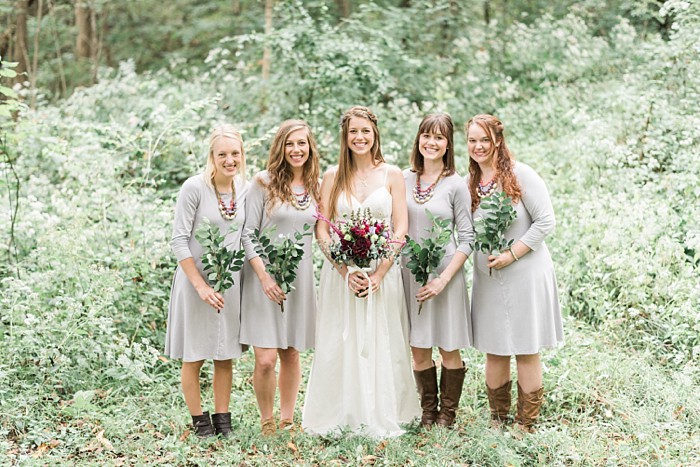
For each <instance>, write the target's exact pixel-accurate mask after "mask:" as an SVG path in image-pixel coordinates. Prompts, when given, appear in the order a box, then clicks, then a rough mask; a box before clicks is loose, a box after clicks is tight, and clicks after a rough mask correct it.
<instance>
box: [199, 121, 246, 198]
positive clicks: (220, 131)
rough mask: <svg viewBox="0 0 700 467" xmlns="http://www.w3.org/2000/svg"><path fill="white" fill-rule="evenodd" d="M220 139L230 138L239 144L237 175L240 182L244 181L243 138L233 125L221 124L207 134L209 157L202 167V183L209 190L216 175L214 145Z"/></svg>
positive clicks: (212, 186)
mask: <svg viewBox="0 0 700 467" xmlns="http://www.w3.org/2000/svg"><path fill="white" fill-rule="evenodd" d="M220 138H231V139H235V140H236V141H238V142H239V143H241V163H240V164H239V165H238V174H237V176H240V177H241V179H242V180H245V150H244V149H243V137H242V136H241V133H240V132H239V131H238V130H236V128H235V127H234V126H233V125H230V124H228V123H222V124H220V125H217V126H215V127H214V128H213V129H212V130H211V133H210V134H209V155H208V156H207V165H206V166H205V167H204V181H205V182H206V184H207V185H208V186H209V187H210V188H214V184H213V183H212V180H213V179H214V176H215V175H216V164H215V163H214V144H216V142H217V141H218V140H219V139H220Z"/></svg>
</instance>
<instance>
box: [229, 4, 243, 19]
mask: <svg viewBox="0 0 700 467" xmlns="http://www.w3.org/2000/svg"><path fill="white" fill-rule="evenodd" d="M241 11H243V10H242V9H241V0H231V12H232V13H233V14H234V15H240V14H241Z"/></svg>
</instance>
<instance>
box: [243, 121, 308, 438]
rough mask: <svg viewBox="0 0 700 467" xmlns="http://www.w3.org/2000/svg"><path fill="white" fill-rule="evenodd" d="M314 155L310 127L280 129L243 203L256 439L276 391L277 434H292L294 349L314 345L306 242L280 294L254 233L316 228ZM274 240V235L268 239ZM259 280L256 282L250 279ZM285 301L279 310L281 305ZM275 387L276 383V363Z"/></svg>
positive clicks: (270, 428)
mask: <svg viewBox="0 0 700 467" xmlns="http://www.w3.org/2000/svg"><path fill="white" fill-rule="evenodd" d="M318 179H319V156H318V150H317V149H316V141H315V140H314V137H313V135H312V133H311V129H310V128H309V126H308V125H307V124H306V123H305V122H303V121H301V120H287V121H285V122H283V123H282V124H281V125H280V128H279V130H278V131H277V134H276V135H275V138H274V139H273V141H272V146H271V147H270V154H269V158H268V161H267V170H264V171H262V172H260V173H258V174H257V175H256V176H255V178H254V180H253V182H252V184H251V187H250V192H249V194H248V198H247V201H246V223H245V229H244V232H243V245H244V246H245V250H246V259H247V260H248V262H247V263H246V265H245V266H244V269H243V271H244V274H245V275H246V277H247V278H248V279H247V280H246V281H245V283H244V285H243V298H242V310H243V313H242V317H241V343H243V344H249V345H252V346H253V348H254V351H255V369H254V372H253V388H254V389H255V396H256V398H257V401H258V408H259V409H260V417H261V424H262V434H263V435H264V436H270V435H273V434H274V433H275V432H276V431H277V428H278V427H277V424H276V422H275V419H274V416H273V405H274V400H275V391H276V388H277V385H278V384H279V390H280V418H281V420H280V424H279V428H280V429H285V430H292V429H294V428H295V425H294V407H295V405H296V400H297V394H298V393H299V384H300V382H301V367H300V363H299V351H303V350H306V349H309V348H312V347H313V345H314V333H315V323H316V293H315V290H314V274H313V261H312V254H311V240H312V239H311V237H310V236H307V237H304V258H303V259H302V260H301V263H300V264H299V269H298V270H297V277H296V280H295V281H294V284H293V287H294V290H293V291H292V292H291V293H289V295H285V294H284V293H283V292H282V289H281V288H280V286H279V285H278V284H277V283H276V282H275V280H274V278H273V277H272V276H270V274H269V273H268V272H267V271H266V270H265V266H266V265H265V264H264V263H263V260H262V259H261V258H260V257H259V256H258V254H257V253H256V252H255V245H254V243H253V240H252V238H251V235H252V233H253V231H254V229H260V230H263V229H267V228H269V227H273V226H274V227H275V228H276V230H275V236H277V235H285V236H291V235H293V234H294V233H295V232H297V231H298V232H302V231H303V228H304V224H309V225H310V226H312V227H313V226H314V225H315V223H316V220H315V217H314V215H315V213H316V205H317V200H318V196H319V195H318V189H319V187H318ZM273 241H275V238H273ZM256 276H257V279H256ZM282 301H285V306H284V313H282V312H281V311H280V306H279V305H280V304H281V303H282ZM278 357H279V360H280V370H279V383H278V382H276V381H275V367H276V364H277V358H278Z"/></svg>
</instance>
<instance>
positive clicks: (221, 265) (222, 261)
mask: <svg viewBox="0 0 700 467" xmlns="http://www.w3.org/2000/svg"><path fill="white" fill-rule="evenodd" d="M236 230H238V226H237V225H236V224H235V223H233V224H231V227H229V229H228V232H227V233H233V232H235V231H236ZM194 236H195V238H196V239H197V241H198V242H199V244H200V245H202V248H203V254H202V265H203V266H204V273H205V274H206V278H207V280H208V281H209V283H210V284H212V286H213V288H214V290H215V291H216V292H219V293H224V292H225V291H226V290H228V289H229V288H231V287H233V284H234V281H233V273H234V272H236V271H240V270H241V268H242V267H243V262H244V258H245V250H243V249H242V248H241V249H239V250H229V249H228V248H226V247H225V246H224V240H225V238H226V234H222V233H221V230H220V229H218V228H217V227H216V226H215V225H213V224H212V223H211V222H209V219H207V218H204V219H202V222H201V223H200V224H199V227H197V230H196V231H195V233H194Z"/></svg>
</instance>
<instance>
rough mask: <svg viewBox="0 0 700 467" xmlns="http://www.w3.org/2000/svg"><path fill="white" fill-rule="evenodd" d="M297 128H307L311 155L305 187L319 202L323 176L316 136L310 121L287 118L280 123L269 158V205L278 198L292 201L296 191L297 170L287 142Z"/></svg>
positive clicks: (272, 204) (287, 201)
mask: <svg viewBox="0 0 700 467" xmlns="http://www.w3.org/2000/svg"><path fill="white" fill-rule="evenodd" d="M297 130H306V139H307V140H308V143H309V158H308V159H307V161H306V162H305V163H304V166H303V174H302V178H303V180H304V189H305V190H306V191H308V192H309V194H310V195H311V196H312V197H313V199H314V200H315V201H316V202H317V203H318V200H319V191H318V179H319V171H320V168H319V159H320V157H319V154H318V149H317V147H316V140H315V139H314V135H313V133H312V132H311V128H310V127H309V125H308V124H307V123H306V122H304V121H303V120H285V121H284V122H282V124H281V125H280V127H279V129H278V130H277V133H276V134H275V137H274V138H273V140H272V145H271V146H270V154H269V156H268V158H267V173H268V175H269V176H270V180H269V182H268V183H267V184H266V185H265V188H267V193H268V196H269V202H268V203H267V209H268V210H269V209H271V208H272V206H274V205H275V204H276V203H277V202H283V203H291V202H292V198H293V197H294V193H292V187H291V184H292V180H293V178H294V173H293V172H292V167H291V166H290V165H289V163H288V162H287V160H286V159H285V157H284V149H285V144H286V143H287V138H289V135H290V134H292V133H293V132H295V131H297Z"/></svg>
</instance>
